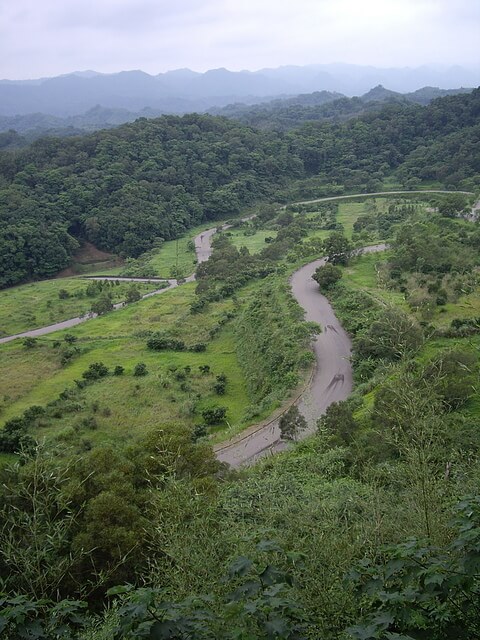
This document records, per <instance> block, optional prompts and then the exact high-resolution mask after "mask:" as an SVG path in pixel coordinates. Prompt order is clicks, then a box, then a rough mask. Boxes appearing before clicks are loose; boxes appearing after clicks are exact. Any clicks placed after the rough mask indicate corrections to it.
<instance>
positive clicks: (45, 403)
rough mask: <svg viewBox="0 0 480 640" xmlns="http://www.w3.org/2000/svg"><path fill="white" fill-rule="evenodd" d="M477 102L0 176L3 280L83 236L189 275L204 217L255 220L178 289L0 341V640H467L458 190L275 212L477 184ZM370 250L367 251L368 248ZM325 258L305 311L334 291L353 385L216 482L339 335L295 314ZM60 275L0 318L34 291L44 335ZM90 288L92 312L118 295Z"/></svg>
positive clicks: (464, 246) (478, 554)
mask: <svg viewBox="0 0 480 640" xmlns="http://www.w3.org/2000/svg"><path fill="white" fill-rule="evenodd" d="M479 98H480V94H479V92H478V90H477V91H475V92H473V93H472V94H471V95H464V96H453V97H448V98H445V99H442V100H440V101H437V102H433V103H432V104H431V105H430V106H428V107H425V108H424V107H419V106H411V105H410V106H408V105H407V106H405V105H387V106H386V107H385V109H384V110H382V111H380V112H379V113H377V114H369V115H365V116H362V117H361V118H358V119H354V120H350V121H348V122H345V123H343V124H336V125H332V124H328V123H324V122H317V123H311V124H308V125H305V126H303V127H300V128H299V129H298V130H295V131H292V132H289V133H285V134H283V133H282V134H278V133H273V132H272V133H260V132H258V131H256V130H254V129H249V128H246V127H243V126H241V125H238V124H234V123H231V122H228V121H226V120H223V119H221V118H214V117H210V116H207V117H203V116H186V117H184V118H171V117H167V118H162V119H159V120H157V121H150V122H148V121H139V122H137V123H135V124H132V125H127V126H124V127H120V128H119V129H117V130H113V131H108V132H101V133H98V134H95V135H93V136H88V137H82V138H77V139H71V140H62V141H59V140H54V139H50V140H49V139H45V140H43V141H39V142H38V143H36V144H35V145H33V146H32V147H31V148H29V149H27V150H25V151H22V152H20V153H19V154H6V155H2V156H0V162H1V166H2V176H3V178H2V180H3V182H2V198H3V200H2V203H3V204H2V207H3V208H2V215H3V216H5V217H4V219H2V221H4V224H3V226H2V230H1V232H0V233H1V234H3V236H1V237H2V238H3V240H2V242H4V243H6V244H5V245H4V246H7V247H8V250H7V251H6V252H5V253H4V254H3V253H2V256H3V255H5V271H1V273H2V274H4V275H5V280H4V283H3V284H4V286H5V285H7V284H8V283H9V282H13V281H21V280H24V279H26V278H34V277H40V276H41V275H42V273H48V272H49V269H53V267H54V264H55V265H57V262H56V260H57V258H59V260H58V262H61V261H62V260H63V259H64V258H65V262H68V255H69V251H70V245H71V250H72V251H73V250H74V245H75V244H76V242H77V241H76V240H75V237H77V238H83V237H84V236H87V238H88V239H89V240H90V241H93V242H95V243H96V244H97V245H98V246H99V247H103V248H105V249H109V250H112V251H118V252H121V253H123V254H124V256H125V257H126V258H127V260H126V264H125V266H124V267H123V268H124V269H125V270H127V271H130V272H132V273H141V272H142V270H147V271H148V270H152V269H153V270H157V271H158V270H161V271H162V273H165V272H168V273H172V271H171V270H172V269H174V270H175V271H176V272H177V273H176V276H177V277H179V278H180V277H181V276H182V275H185V274H184V273H180V272H181V271H182V269H183V270H187V269H188V268H189V267H191V268H193V260H194V254H193V251H192V244H191V238H192V234H193V233H194V229H195V228H196V227H197V225H200V224H204V223H205V221H208V220H209V219H215V220H218V221H222V222H223V221H224V220H226V219H227V218H230V213H232V212H235V211H238V212H241V213H243V217H244V218H245V219H244V220H242V219H240V216H238V217H237V218H236V219H231V220H230V226H228V227H227V226H226V225H225V226H222V228H221V229H220V228H219V229H218V231H217V233H216V234H215V237H214V240H213V242H212V246H213V252H212V255H211V257H210V258H209V260H208V261H206V262H201V263H200V264H199V265H197V268H196V281H195V282H187V283H183V284H181V286H179V287H177V288H175V289H172V290H169V291H167V292H165V293H162V295H159V296H155V297H151V298H148V299H144V300H139V299H138V295H132V296H131V299H130V300H129V302H128V304H127V305H126V306H125V307H123V308H121V309H119V310H118V311H115V312H113V311H111V309H110V307H111V300H110V306H108V305H107V306H108V308H107V306H105V307H104V308H102V309H101V313H100V316H99V317H98V318H95V319H92V320H89V321H88V322H85V323H83V324H81V325H78V326H76V327H74V328H72V329H71V330H69V331H63V332H56V333H53V334H49V335H46V336H43V337H41V338H37V339H35V338H26V339H22V340H19V339H16V340H13V341H11V342H9V343H6V344H2V345H0V354H1V356H2V357H1V358H0V386H1V389H2V393H1V395H0V419H1V422H2V428H1V430H0V455H1V457H0V576H1V578H0V592H1V593H0V632H1V633H3V635H4V636H5V637H6V638H7V640H17V639H19V638H37V639H40V638H41V639H45V640H47V639H48V640H50V639H53V638H58V639H60V638H62V639H63V640H111V639H112V638H113V639H116V640H137V639H140V638H149V639H150V640H156V639H168V640H180V639H182V640H185V639H195V640H234V639H235V640H240V639H241V640H250V639H252V640H253V639H255V640H256V639H257V638H258V639H260V640H261V639H265V640H273V639H284V640H285V639H286V640H317V639H318V638H322V639H324V640H423V639H424V638H425V639H426V638H429V639H430V638H432V640H433V639H434V640H453V639H454V638H455V640H456V639H459V640H471V639H472V638H479V637H480V632H479V629H478V593H479V590H480V578H479V573H478V567H479V566H480V498H479V493H480V492H479V482H480V432H479V416H480V401H479V389H478V380H479V372H480V311H479V310H480V302H479V301H480V290H479V269H480V233H479V224H478V221H476V220H475V218H474V217H472V215H471V200H472V199H473V197H470V196H468V195H466V194H462V193H453V194H443V195H441V194H438V195H436V194H432V193H430V194H429V193H420V194H415V193H411V194H409V195H395V196H391V197H386V196H382V197H379V198H373V197H369V198H365V199H356V200H353V201H348V202H341V203H339V202H333V201H330V202H315V201H313V202H304V203H298V202H297V203H296V204H288V205H286V206H285V207H283V206H281V204H273V201H274V200H276V201H281V200H283V201H285V202H291V200H290V199H289V196H292V194H298V193H299V192H303V193H306V194H308V196H311V198H312V199H314V197H315V196H319V195H321V194H322V193H324V192H325V191H328V190H330V191H332V192H338V191H340V192H342V191H345V190H347V191H348V190H350V189H352V188H353V187H355V186H357V188H358V187H359V185H361V190H365V189H366V188H367V187H371V186H373V185H375V184H377V183H381V182H382V181H383V180H385V179H386V178H388V179H389V180H396V179H402V180H405V181H406V182H408V183H409V184H410V185H413V183H412V182H411V181H412V179H413V182H416V181H419V178H418V177H417V175H416V173H417V172H420V171H424V170H425V171H426V170H427V169H428V171H430V172H431V173H432V179H434V180H439V181H440V182H442V183H443V184H449V183H450V181H451V182H452V184H454V185H455V187H457V188H459V187H462V186H463V187H468V186H470V187H472V188H473V190H475V189H477V185H478V182H477V180H478V166H477V161H478V158H477V150H476V147H475V145H472V144H471V142H472V140H473V139H474V137H475V135H476V127H478V104H479ZM447 148H448V149H449V153H448V154H446V155H445V156H444V157H440V156H439V157H437V156H435V163H434V164H433V165H431V164H430V163H427V162H425V164H424V165H422V164H421V162H420V161H421V159H422V158H423V159H426V158H427V156H428V157H430V156H429V154H434V155H435V153H438V152H439V150H440V149H444V150H445V149H447ZM413 154H416V155H415V156H414V155H413ZM160 158H162V160H161V161H160ZM414 158H415V159H416V160H417V161H418V164H415V162H414ZM292 172H293V175H292ZM433 174H435V175H433ZM160 175H161V179H160V178H159V176H160ZM140 176H143V177H142V178H141V179H140ZM293 178H295V181H294V180H293ZM421 184H422V185H423V186H426V185H425V183H421ZM292 199H293V198H292ZM269 200H271V201H272V202H267V201H269ZM247 205H248V207H249V208H248V209H247V208H244V207H246V206H247ZM253 205H255V209H253V208H252V206H253ZM227 209H228V211H226V210H227ZM226 213H228V214H229V215H226ZM252 213H255V214H256V216H255V217H253V218H249V217H247V215H248V214H252ZM42 225H43V226H42ZM212 226H213V225H212ZM47 227H48V233H47V232H45V233H43V231H44V230H45V229H47ZM198 228H199V227H198ZM187 229H189V230H190V231H189V232H188V233H186V234H185V236H184V238H183V239H182V240H181V241H179V243H178V245H177V243H176V241H175V237H176V235H178V234H180V233H181V232H183V231H185V230H187ZM117 231H118V234H117ZM28 234H30V235H28ZM27 240H28V241H27ZM379 242H385V243H388V248H387V250H386V251H385V252H384V253H382V252H380V253H376V254H365V255H361V254H360V252H358V251H357V249H358V248H360V247H363V246H366V245H371V244H376V243H379ZM29 243H30V244H29ZM60 247H63V248H64V250H65V251H64V254H63V256H64V258H63V257H62V255H61V252H60ZM33 248H35V251H34V253H31V251H32V250H33ZM377 248H378V247H377ZM145 250H147V252H146V253H145ZM8 251H11V252H12V255H13V254H14V256H15V260H16V262H13V263H10V262H9V260H10V259H11V256H10V257H9V255H10V254H9V253H8ZM324 255H328V256H329V259H328V261H327V263H326V264H323V265H322V266H319V267H318V268H316V270H315V272H313V270H314V267H313V266H312V267H311V269H312V274H311V275H312V277H313V280H314V281H315V282H316V283H317V284H318V288H317V284H315V282H314V281H312V280H308V284H309V287H310V286H311V289H309V292H310V293H309V295H311V296H312V300H313V301H315V299H316V298H315V296H317V295H318V296H319V297H320V295H321V294H325V295H326V296H328V298H329V299H330V301H331V303H332V305H333V307H334V309H335V313H336V314H337V316H338V318H339V319H340V321H341V323H342V325H343V326H344V327H345V329H346V330H347V331H348V333H349V334H350V337H351V340H352V346H353V353H352V364H353V377H354V390H353V393H351V394H350V396H349V397H348V399H347V400H346V401H344V402H339V403H336V402H334V403H333V404H330V405H329V407H328V409H327V410H326V413H325V414H324V415H321V416H320V415H318V416H316V417H317V418H318V420H316V421H315V420H313V423H312V425H311V426H312V429H313V432H312V433H311V434H310V435H309V437H307V438H305V439H304V440H302V441H301V442H295V440H296V439H297V437H298V436H299V433H298V431H299V430H300V429H301V428H303V427H302V419H301V418H302V416H301V415H298V410H297V415H296V414H295V406H294V408H293V409H291V408H289V409H288V411H286V412H285V413H284V414H283V415H282V419H281V421H283V424H284V427H285V424H286V427H285V429H284V430H283V431H282V430H281V433H282V437H283V440H289V441H291V442H290V444H289V445H288V446H287V447H286V451H284V452H283V453H280V454H279V455H275V456H268V457H265V459H264V460H263V461H261V462H259V463H257V464H255V465H252V466H251V467H247V468H240V469H237V470H235V469H232V468H227V466H226V465H223V464H221V463H220V462H219V461H218V460H217V459H216V458H215V455H214V452H213V449H212V443H214V442H215V443H218V442H221V441H223V440H224V439H225V438H226V437H227V436H231V435H233V436H239V438H238V441H236V442H238V446H239V447H244V444H246V443H244V440H243V439H241V438H243V437H244V436H245V434H241V435H239V432H241V431H242V429H243V428H244V427H245V426H247V425H252V424H255V423H258V422H260V421H261V420H263V419H264V418H269V416H270V414H271V412H272V410H273V409H278V411H279V412H280V411H283V410H286V409H287V408H288V407H289V405H290V404H291V402H292V401H293V395H294V390H295V389H297V393H298V389H299V388H301V387H303V386H304V385H305V383H306V381H307V380H308V379H309V374H310V372H311V370H312V364H313V363H314V360H315V358H314V356H313V353H312V352H311V350H310V348H309V345H310V343H311V341H312V339H314V338H315V335H316V334H318V333H319V331H322V330H323V331H325V333H324V334H323V335H322V340H323V338H325V337H327V341H326V343H327V346H328V340H330V341H335V340H337V339H339V337H338V333H337V332H336V331H332V325H328V327H326V328H324V327H319V326H318V325H317V324H315V323H312V322H305V321H304V318H303V314H302V311H301V308H300V307H299V305H298V304H297V302H296V301H295V299H294V298H293V296H292V294H291V291H290V286H289V282H290V277H291V275H292V273H294V272H295V271H296V270H297V269H298V268H299V267H301V266H302V265H305V264H307V263H308V264H309V263H310V262H312V261H313V260H317V259H318V258H319V257H321V256H324ZM52 261H53V262H52ZM317 265H318V262H317ZM3 268H4V267H3V266H2V269H3ZM55 268H56V267H55ZM8 269H10V271H8ZM42 269H43V271H42ZM55 282H57V281H54V284H53V285H51V284H50V282H46V283H44V282H41V283H29V284H25V285H21V286H18V287H15V288H13V289H6V290H5V291H3V292H2V295H3V296H4V300H6V301H7V302H8V305H7V306H9V309H7V311H8V313H7V315H6V316H5V322H7V321H8V322H10V323H13V321H14V319H15V317H18V318H19V319H21V321H22V322H23V323H27V324H28V323H29V322H32V323H33V322H36V321H37V318H33V317H32V316H33V314H34V310H33V309H30V306H31V304H32V303H31V300H32V298H31V297H29V296H31V295H34V296H35V295H36V296H40V297H37V298H36V299H37V300H38V304H39V310H38V314H39V318H40V314H42V313H47V311H48V312H49V313H51V314H52V316H56V315H59V314H60V313H63V312H64V311H65V309H66V305H67V304H72V305H76V304H77V302H79V301H82V298H81V297H80V296H79V297H78V298H77V297H76V295H78V294H76V291H78V290H79V289H78V288H79V287H80V288H83V287H86V286H87V284H86V282H85V281H84V280H83V279H78V280H73V283H72V281H70V280H59V281H58V282H59V283H60V284H58V285H57V284H55ZM63 282H65V285H64V286H63V288H64V289H65V292H62V293H61V295H60V290H59V289H58V288H57V287H59V286H61V284H62V283H63ZM88 286H90V285H88ZM96 286H98V288H99V291H97V292H96V295H95V296H94V297H93V298H92V303H95V304H96V303H99V302H102V301H104V299H105V297H106V296H107V294H111V295H110V298H111V297H112V296H113V295H114V292H116V291H120V286H119V287H117V286H116V285H105V284H102V285H96ZM129 291H130V289H128V290H127V291H126V295H128V293H129ZM42 292H43V294H42ZM137 293H139V292H137ZM41 294H42V295H43V296H44V297H43V298H42V297H41ZM115 295H116V293H115ZM87 297H88V296H87V292H86V291H85V292H84V298H85V301H86V298H87ZM107 297H108V296H107ZM33 299H35V298H33ZM49 299H50V300H51V301H52V302H51V305H50V306H49V307H47V303H48V300H49ZM53 299H55V300H53ZM63 301H65V308H63V310H62V311H61V310H60V308H59V307H60V306H61V305H62V304H63ZM319 301H320V298H319ZM82 303H83V302H82ZM29 313H30V315H29ZM42 317H43V316H42ZM326 329H328V332H327V331H326ZM341 339H342V340H346V338H345V336H341ZM330 344H331V343H330ZM347 346H348V343H347ZM322 362H323V361H322V360H320V362H319V363H318V364H319V366H320V367H321V366H322ZM328 377H330V376H328ZM336 378H337V376H334V378H333V380H334V381H335V379H336ZM342 382H343V380H342ZM346 395H347V394H345V397H346ZM300 406H302V405H300ZM271 424H272V423H271V422H270V421H269V420H268V421H267V426H266V427H265V429H267V430H270V429H271ZM258 428H259V427H258V425H256V426H252V430H253V429H258ZM280 444H281V443H280ZM283 444H286V443H285V442H283ZM287 444H288V443H287ZM257 453H258V451H257ZM264 453H265V451H264ZM266 453H268V450H267V451H266Z"/></svg>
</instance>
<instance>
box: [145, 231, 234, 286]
mask: <svg viewBox="0 0 480 640" xmlns="http://www.w3.org/2000/svg"><path fill="white" fill-rule="evenodd" d="M216 224H218V225H221V224H222V222H216V223H215V222H206V223H205V224H202V225H199V226H198V227H194V228H193V229H189V230H188V231H187V232H186V234H185V235H184V236H182V237H181V238H178V240H168V241H167V242H164V243H163V244H162V246H161V247H160V249H158V250H156V251H154V252H153V253H152V255H151V257H150V258H149V259H148V260H147V262H146V263H145V264H146V266H147V267H151V268H152V269H154V270H155V273H156V274H157V275H158V277H159V278H170V277H171V269H172V268H174V267H176V266H177V264H178V268H179V270H180V272H181V273H182V274H183V275H184V276H189V275H190V274H191V273H193V272H194V271H195V265H196V264H197V261H196V259H195V251H194V249H193V248H192V249H189V243H190V242H191V241H192V240H193V239H194V238H195V236H197V235H198V234H199V233H201V232H202V231H205V230H206V229H211V228H212V227H215V225H216Z"/></svg>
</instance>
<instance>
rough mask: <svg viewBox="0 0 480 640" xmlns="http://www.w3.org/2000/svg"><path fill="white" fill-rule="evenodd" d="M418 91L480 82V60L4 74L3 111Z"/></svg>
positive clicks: (187, 108) (179, 109)
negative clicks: (472, 64)
mask: <svg viewBox="0 0 480 640" xmlns="http://www.w3.org/2000/svg"><path fill="white" fill-rule="evenodd" d="M379 84H381V85H384V86H385V85H386V86H388V87H389V88H390V89H391V90H392V91H395V92H401V93H405V92H412V91H415V90H417V89H419V88H420V87H424V86H426V85H430V86H435V87H440V88H443V89H450V88H452V87H461V86H467V87H475V86H477V85H479V84H480V68H478V69H467V68H464V67H459V66H456V67H450V68H435V67H428V66H423V67H417V68H392V69H380V68H376V67H367V66H358V65H350V64H327V65H308V66H303V67H300V66H285V67H279V68H277V69H261V70H259V71H238V72H234V71H228V70H227V69H212V70H210V71H206V72H205V73H197V72H195V71H191V70H190V69H178V70H176V71H169V72H167V73H160V74H158V75H156V76H152V75H149V74H147V73H144V72H143V71H122V72H120V73H114V74H101V73H97V72H95V71H82V72H75V73H71V74H67V75H62V76H58V77H55V78H41V79H36V80H19V81H15V80H0V115H4V116H14V115H26V114H31V113H38V112H40V113H44V114H49V115H53V116H59V117H62V118H64V117H67V116H73V115H76V114H79V113H84V112H86V111H88V110H89V109H92V107H95V106H96V105H102V106H103V107H105V108H113V109H126V110H128V111H133V112H139V111H142V110H143V109H145V108H149V109H151V110H153V111H154V112H156V113H157V112H158V113H186V112H191V111H205V110H207V109H208V108H210V107H214V106H216V107H222V106H226V105H228V104H231V103H234V102H243V103H250V104H252V103H257V102H259V101H262V100H264V99H272V98H274V97H276V96H277V97H278V96H283V97H288V96H293V95H297V94H301V93H312V92H317V91H319V92H320V91H328V92H339V93H342V94H344V95H346V96H352V95H361V94H363V93H365V92H366V91H368V90H369V89H370V88H371V87H373V86H376V85H379Z"/></svg>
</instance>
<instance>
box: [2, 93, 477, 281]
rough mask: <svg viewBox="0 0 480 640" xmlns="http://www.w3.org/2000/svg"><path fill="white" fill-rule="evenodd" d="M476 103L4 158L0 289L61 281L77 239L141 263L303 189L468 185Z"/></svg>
mask: <svg viewBox="0 0 480 640" xmlns="http://www.w3.org/2000/svg"><path fill="white" fill-rule="evenodd" d="M479 102H480V90H475V91H473V92H472V93H471V94H465V95H458V96H448V97H445V98H442V99H439V100H435V101H434V102H432V104H430V105H429V106H427V107H421V106H417V105H404V104H390V105H386V106H385V107H384V108H383V109H382V110H381V111H379V112H378V113H372V114H367V115H364V116H361V117H359V118H357V119H353V120H349V121H348V122H346V123H343V124H330V123H325V122H313V123H308V124H305V125H304V126H303V127H300V128H299V129H297V130H295V131H292V132H290V133H288V134H286V135H284V134H281V133H276V132H268V133H267V132H261V131H258V130H255V129H251V128H248V127H245V126H243V125H240V124H238V123H234V122H233V121H227V120H225V119H223V118H218V117H213V116H198V115H188V116H183V117H173V116H165V117H162V118H159V119H157V120H146V119H140V120H138V121H137V122H135V123H133V124H129V125H124V126H121V127H119V128H117V129H114V130H111V131H102V132H98V133H95V134H92V135H89V136H84V137H78V138H71V139H56V138H44V139H40V140H38V141H37V142H35V143H34V144H33V145H31V147H29V148H27V149H25V150H22V151H18V152H4V153H2V154H1V155H0V216H1V222H2V225H1V231H0V249H1V252H0V255H1V261H2V262H1V263H0V273H1V280H0V286H3V287H5V286H10V285H13V284H16V283H18V282H22V281H25V280H27V279H31V278H44V277H49V276H52V275H54V274H55V273H56V272H57V271H59V270H60V269H62V268H64V267H66V266H67V265H68V264H69V263H70V261H71V259H72V255H73V254H74V252H75V251H76V249H77V248H78V240H79V239H87V240H88V241H90V242H92V243H94V244H95V245H97V246H98V247H99V248H100V249H104V250H109V251H113V252H116V253H118V254H120V255H122V256H124V257H137V256H138V255H140V254H141V253H143V252H145V251H147V250H149V249H151V248H153V247H155V246H158V245H159V244H161V242H162V241H163V240H169V239H172V238H176V237H178V236H179V235H181V234H182V233H184V232H185V230H186V229H188V228H190V227H192V226H196V225H198V224H199V223H200V222H203V221H205V220H215V219H219V218H222V217H223V218H225V217H230V216H232V215H235V214H237V213H239V212H240V210H241V208H242V207H245V206H247V205H250V204H252V203H254V202H255V201H258V200H278V199H279V198H286V197H288V196H289V193H290V190H291V189H292V186H293V184H294V182H295V181H297V182H298V185H297V187H296V189H297V190H298V189H300V191H301V192H302V191H303V193H305V195H313V196H315V195H322V194H324V193H326V194H327V195H328V194H329V193H332V192H333V193H335V192H338V185H339V184H340V185H343V187H341V188H345V189H347V190H348V189H357V190H361V191H362V190H367V191H369V190H370V191H375V190H378V188H379V187H380V186H381V183H382V181H383V180H384V179H385V177H387V176H388V175H390V174H391V172H392V171H393V170H398V175H399V176H400V178H401V180H402V181H403V183H404V184H406V185H409V186H415V185H416V184H417V181H418V179H419V176H420V178H422V179H425V180H435V181H439V182H440V183H442V184H445V185H452V184H453V185H463V186H466V187H469V188H471V187H473V186H475V184H477V182H476V178H475V176H476V175H478V173H479V171H480V164H479V163H480V159H479V157H478V145H475V144H474V141H475V140H476V138H477V137H478V113H479ZM417 173H418V174H419V176H418V175H417ZM299 181H300V182H299ZM302 181H303V182H302ZM333 183H335V184H333ZM294 192H295V191H294V190H292V194H293V193H294Z"/></svg>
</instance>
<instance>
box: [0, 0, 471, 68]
mask: <svg viewBox="0 0 480 640" xmlns="http://www.w3.org/2000/svg"><path fill="white" fill-rule="evenodd" d="M479 41H480V1H479V0H82V1H80V0H0V78H10V79H23V78H37V77H42V76H53V75H59V74H61V73H68V72H70V71H75V70H84V69H94V70H96V71H101V72H115V71H121V70H124V69H142V70H144V71H146V72H148V73H151V74H156V73H159V72H161V71H167V70H169V69H177V68H181V67H189V68H191V69H194V70H196V71H205V70H207V69H211V68H216V67H227V68H228V69H231V70H240V69H251V70H255V69H260V68H262V67H267V66H268V67H276V66H280V65H284V64H298V65H303V64H311V63H329V62H349V63H355V64H372V65H375V66H379V67H388V66H396V67H403V66H419V65H422V64H432V63H437V64H442V65H453V64H462V65H465V66H467V65H468V66H478V65H479V64H480V54H479Z"/></svg>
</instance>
